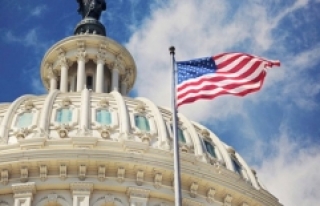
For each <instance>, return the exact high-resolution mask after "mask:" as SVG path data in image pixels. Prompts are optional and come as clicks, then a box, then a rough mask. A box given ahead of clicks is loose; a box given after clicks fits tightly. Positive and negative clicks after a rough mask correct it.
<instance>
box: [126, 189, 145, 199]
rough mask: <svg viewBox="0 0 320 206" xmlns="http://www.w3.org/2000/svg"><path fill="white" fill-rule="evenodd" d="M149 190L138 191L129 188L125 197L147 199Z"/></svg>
mask: <svg viewBox="0 0 320 206" xmlns="http://www.w3.org/2000/svg"><path fill="white" fill-rule="evenodd" d="M149 194H150V190H145V189H140V188H136V187H129V188H128V189H127V195H128V196H129V197H130V198H132V197H133V198H144V199H147V198H149Z"/></svg>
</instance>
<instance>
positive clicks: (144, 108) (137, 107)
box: [134, 103, 146, 114]
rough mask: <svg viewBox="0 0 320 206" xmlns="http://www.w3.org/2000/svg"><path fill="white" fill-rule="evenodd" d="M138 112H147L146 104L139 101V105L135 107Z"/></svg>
mask: <svg viewBox="0 0 320 206" xmlns="http://www.w3.org/2000/svg"><path fill="white" fill-rule="evenodd" d="M134 111H136V112H137V113H138V114H145V113H146V105H145V104H143V103H138V104H137V106H136V107H135V108H134Z"/></svg>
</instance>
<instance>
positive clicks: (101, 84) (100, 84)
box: [96, 56, 104, 93]
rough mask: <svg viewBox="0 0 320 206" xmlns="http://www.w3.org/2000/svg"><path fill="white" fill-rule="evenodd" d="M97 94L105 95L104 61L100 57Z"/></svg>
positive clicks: (98, 61)
mask: <svg viewBox="0 0 320 206" xmlns="http://www.w3.org/2000/svg"><path fill="white" fill-rule="evenodd" d="M96 75H97V76H96V92H97V93H103V88H104V59H103V58H102V57H99V56H98V60H97V73H96Z"/></svg>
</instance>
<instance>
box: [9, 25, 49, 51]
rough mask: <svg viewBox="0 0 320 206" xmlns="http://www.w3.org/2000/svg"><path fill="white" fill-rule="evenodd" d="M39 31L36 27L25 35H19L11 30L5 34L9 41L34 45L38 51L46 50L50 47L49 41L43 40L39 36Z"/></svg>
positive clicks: (29, 45) (26, 45) (27, 45)
mask: <svg viewBox="0 0 320 206" xmlns="http://www.w3.org/2000/svg"><path fill="white" fill-rule="evenodd" d="M38 34H39V32H38V30H37V29H36V28H33V29H30V30H29V31H28V32H27V33H25V35H24V36H18V35H15V34H13V33H12V32H11V31H7V32H6V33H5V36H4V40H5V41H6V42H7V43H18V44H21V45H23V46H25V47H33V49H35V50H36V51H39V50H41V51H45V49H46V48H47V47H48V43H47V42H44V41H41V40H40V39H39V36H38Z"/></svg>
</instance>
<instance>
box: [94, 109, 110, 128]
mask: <svg viewBox="0 0 320 206" xmlns="http://www.w3.org/2000/svg"><path fill="white" fill-rule="evenodd" d="M96 121H97V122H99V123H100V124H102V125H110V124H111V123H112V117H111V113H110V111H109V110H107V109H100V110H98V111H97V113H96Z"/></svg>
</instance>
